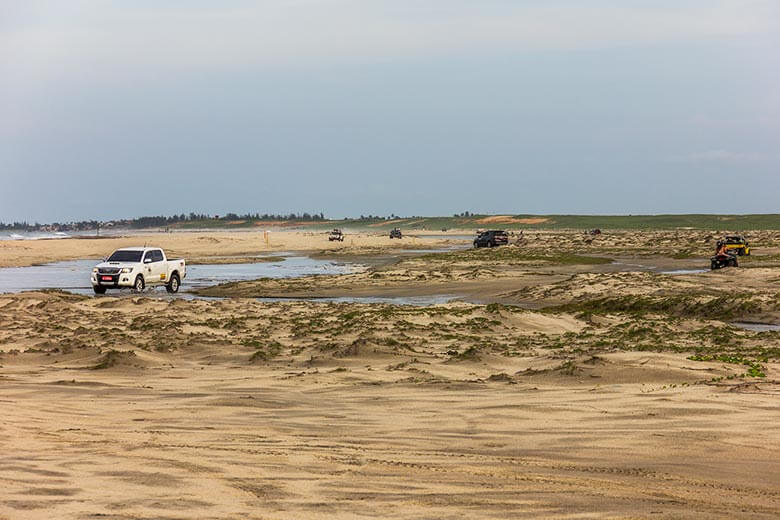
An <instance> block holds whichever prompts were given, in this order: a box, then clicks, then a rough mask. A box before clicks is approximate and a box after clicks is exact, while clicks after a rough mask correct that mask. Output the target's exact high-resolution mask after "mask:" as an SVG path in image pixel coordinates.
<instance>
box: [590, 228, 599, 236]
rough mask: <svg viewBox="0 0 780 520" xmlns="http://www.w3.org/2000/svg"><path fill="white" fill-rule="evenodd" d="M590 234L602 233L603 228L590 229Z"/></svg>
mask: <svg viewBox="0 0 780 520" xmlns="http://www.w3.org/2000/svg"><path fill="white" fill-rule="evenodd" d="M588 234H590V235H600V234H601V230H600V229H599V228H595V229H591V230H590V231H588Z"/></svg>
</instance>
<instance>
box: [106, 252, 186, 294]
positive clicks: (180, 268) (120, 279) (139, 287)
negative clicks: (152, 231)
mask: <svg viewBox="0 0 780 520" xmlns="http://www.w3.org/2000/svg"><path fill="white" fill-rule="evenodd" d="M186 276H187V266H186V265H185V264H184V260H182V259H179V260H168V259H167V257H166V256H165V253H164V252H163V250H162V249H160V248H158V247H128V248H125V249H117V250H116V251H114V252H113V253H112V254H111V256H109V257H108V259H106V261H105V262H103V263H101V264H98V265H96V266H95V267H94V268H93V269H92V289H94V290H95V293H96V294H104V293H105V292H106V289H119V288H122V287H130V288H132V289H133V291H135V292H141V291H143V290H144V288H145V287H151V286H155V285H165V288H166V289H167V290H168V292H169V293H175V292H178V291H179V286H181V281H182V279H184V277H186Z"/></svg>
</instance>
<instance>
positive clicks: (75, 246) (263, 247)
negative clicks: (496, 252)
mask: <svg viewBox="0 0 780 520" xmlns="http://www.w3.org/2000/svg"><path fill="white" fill-rule="evenodd" d="M420 234H422V233H420ZM451 234H454V233H451ZM266 236H267V238H268V240H267V241H266ZM462 243H464V241H463V240H455V239H446V238H445V239H429V238H426V239H421V238H418V237H416V236H406V237H404V238H403V239H402V240H397V239H391V238H390V237H389V236H388V234H387V233H380V232H376V233H370V232H357V233H347V234H346V236H345V239H344V241H343V242H335V241H334V242H330V241H329V240H328V233H327V232H315V231H283V230H271V231H268V233H267V235H266V234H265V233H264V232H263V231H238V232H228V231H226V232H220V231H211V232H208V231H203V232H195V231H193V232H181V231H180V232H172V233H165V232H157V233H138V234H128V235H126V236H117V237H114V236H111V237H104V238H94V237H93V238H69V239H52V240H0V267H21V266H27V265H35V264H43V263H49V262H57V261H62V260H80V259H87V258H89V259H95V260H99V259H101V258H105V257H106V256H108V255H110V254H111V252H112V251H114V250H115V249H119V248H121V247H136V246H143V245H149V246H152V245H154V246H156V247H162V248H164V249H165V251H166V252H167V253H168V255H169V256H170V257H173V258H185V259H187V260H189V261H190V262H192V263H215V262H216V263H218V262H225V261H231V262H245V261H252V259H253V258H254V257H262V256H263V255H264V254H268V253H277V252H282V251H299V252H300V251H306V252H330V253H334V254H342V255H350V254H367V253H372V252H377V251H382V250H385V249H399V248H400V249H403V248H408V249H415V248H428V247H446V246H449V245H453V244H462Z"/></svg>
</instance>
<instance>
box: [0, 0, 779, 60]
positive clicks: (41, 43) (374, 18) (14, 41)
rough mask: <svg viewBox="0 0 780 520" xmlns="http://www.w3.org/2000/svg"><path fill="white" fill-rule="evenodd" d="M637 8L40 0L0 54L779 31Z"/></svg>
mask: <svg viewBox="0 0 780 520" xmlns="http://www.w3.org/2000/svg"><path fill="white" fill-rule="evenodd" d="M631 4H632V2H627V1H621V2H604V1H601V2H596V3H591V6H583V5H582V4H581V3H580V2H572V1H571V0H568V1H564V0H548V1H545V2H541V1H524V2H521V1H508V0H486V1H484V2H466V1H461V0H430V1H428V2H413V1H409V0H374V1H370V2H367V1H365V0H330V1H323V0H286V1H281V0H273V1H271V0H266V1H260V2H245V1H236V0H233V1H228V2H221V3H208V2H196V3H194V4H193V3H192V2H180V1H178V2H177V1H172V0H168V1H159V2H133V3H128V2H124V1H121V2H120V1H114V2H107V1H105V0H73V1H69V2H65V3H63V2H59V1H50V2H43V1H40V0H39V1H31V2H30V7H28V8H27V9H26V10H24V11H22V12H15V11H13V10H10V9H9V11H8V12H10V13H11V15H12V16H9V17H7V18H6V20H5V22H4V23H3V25H0V49H6V52H4V53H3V52H2V51H0V71H2V68H3V66H4V62H5V66H6V67H8V66H11V65H14V66H20V67H21V66H23V65H24V66H25V67H31V66H35V65H37V66H39V67H46V66H57V65H58V64H59V65H66V64H74V63H82V64H86V65H94V66H98V67H111V66H114V65H115V66H120V67H121V66H133V65H161V66H173V67H212V66H217V67H225V66H228V67H229V66H245V65H286V64H293V65H295V64H301V63H302V64H311V63H319V62H322V61H323V60H327V61H335V62H341V61H358V62H360V61H370V60H375V59H394V58H399V57H400V58H403V57H418V56H438V55H447V54H462V53H474V52H476V53H484V52H507V51H509V52H522V51H538V50H572V49H582V48H598V47H605V46H615V45H621V46H622V45H645V44H655V43H659V42H675V41H696V40H702V39H713V38H715V39H718V38H734V37H739V36H743V35H755V34H759V33H772V32H773V30H774V29H775V28H776V25H777V18H778V17H777V11H778V8H777V7H776V6H775V4H774V3H773V2H770V1H768V0H752V1H748V2H745V1H736V0H721V1H714V0H713V1H708V2H702V1H698V0H688V1H681V2H677V3H675V4H673V5H671V6H670V5H666V6H664V5H663V3H662V4H661V5H660V6H658V5H656V6H653V5H652V4H651V3H648V2H641V3H638V4H639V5H636V4H637V3H634V6H631ZM4 5H7V4H6V3H4V2H3V0H0V11H2V10H3V9H4V7H2V6H4ZM215 6H218V7H215ZM17 11H19V10H18V9H17ZM14 13H15V14H14ZM13 19H16V20H18V23H16V24H15V23H14V22H13ZM9 20H10V21H9Z"/></svg>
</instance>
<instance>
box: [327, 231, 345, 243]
mask: <svg viewBox="0 0 780 520" xmlns="http://www.w3.org/2000/svg"><path fill="white" fill-rule="evenodd" d="M328 240H329V241H330V242H333V241H337V242H343V241H344V233H343V232H342V231H341V230H340V229H334V230H333V231H331V232H330V235H328Z"/></svg>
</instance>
